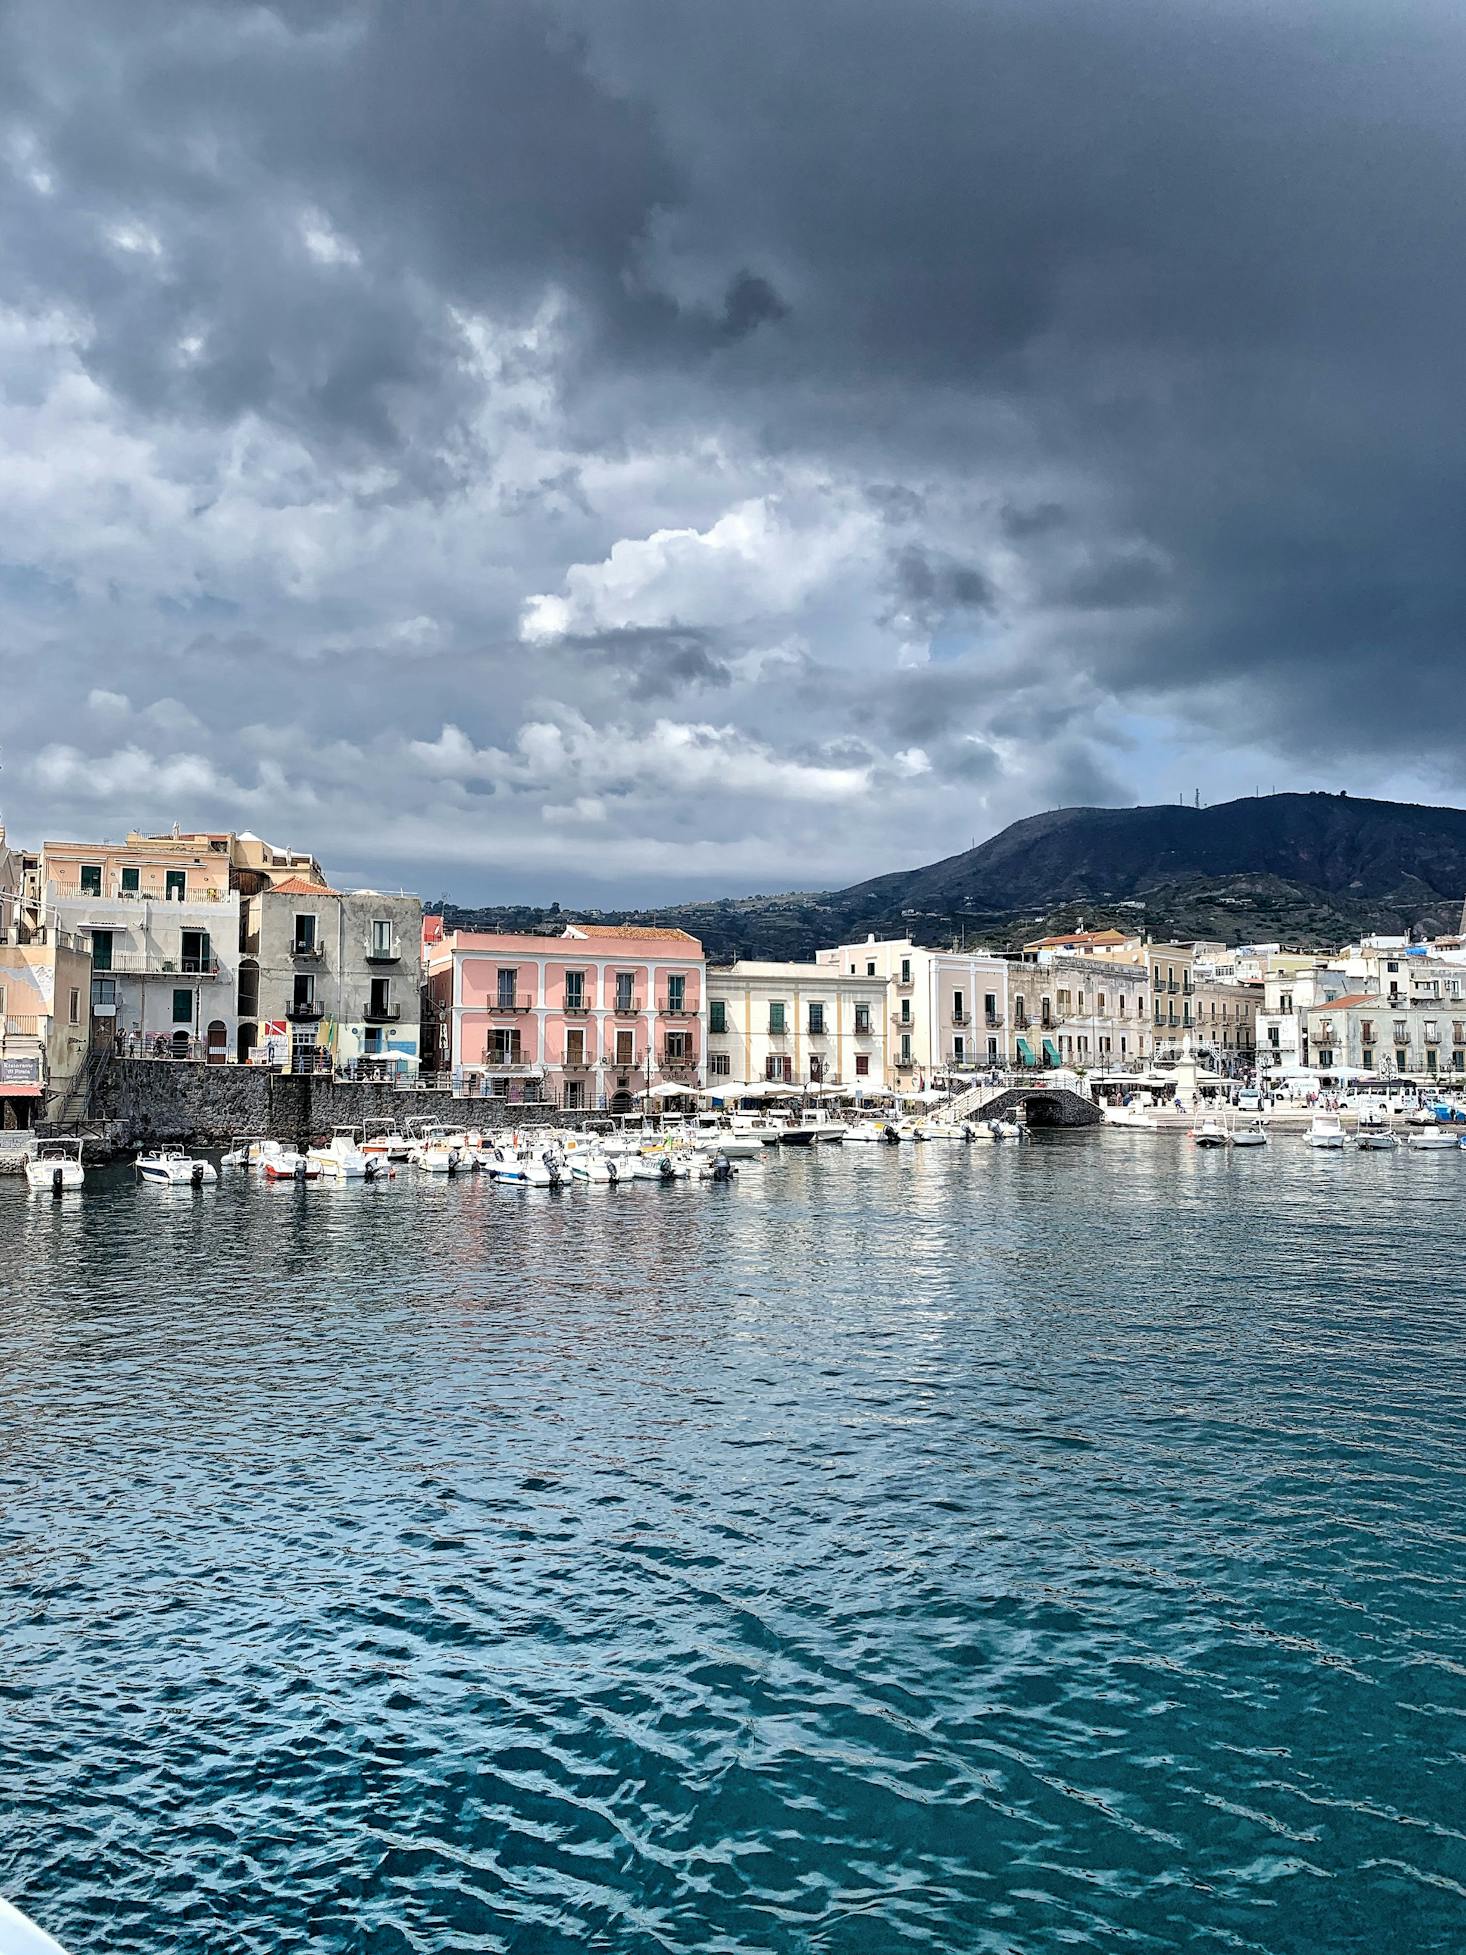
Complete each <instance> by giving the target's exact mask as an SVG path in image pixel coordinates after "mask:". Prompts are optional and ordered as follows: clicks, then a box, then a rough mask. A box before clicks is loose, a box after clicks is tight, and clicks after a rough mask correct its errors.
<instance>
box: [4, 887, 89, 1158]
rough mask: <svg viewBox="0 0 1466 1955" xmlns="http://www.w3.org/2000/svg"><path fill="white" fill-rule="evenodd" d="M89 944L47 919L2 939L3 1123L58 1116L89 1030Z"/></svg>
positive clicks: (14, 1125)
mask: <svg viewBox="0 0 1466 1955" xmlns="http://www.w3.org/2000/svg"><path fill="white" fill-rule="evenodd" d="M91 969H92V961H91V952H90V948H89V946H87V945H86V944H85V942H84V941H83V940H82V939H80V938H76V937H73V936H71V935H70V934H69V933H68V932H65V931H62V930H60V929H58V928H57V927H56V926H55V925H54V924H52V925H49V926H47V927H45V928H43V929H42V930H40V931H39V933H38V934H37V935H36V936H35V937H33V938H31V939H29V940H28V941H27V942H25V943H10V942H5V943H0V1127H3V1128H10V1129H13V1128H17V1127H33V1126H35V1125H36V1123H37V1122H38V1121H39V1120H43V1119H54V1118H56V1116H57V1114H58V1113H59V1112H60V1110H61V1108H62V1107H63V1106H64V1104H65V1101H66V1098H67V1095H68V1093H69V1092H70V1090H71V1086H72V1082H73V1081H74V1080H75V1078H76V1075H77V1073H78V1072H79V1071H80V1069H81V1066H82V1064H83V1061H84V1060H85V1058H86V1053H87V1047H88V1044H89V1041H90V1038H91Z"/></svg>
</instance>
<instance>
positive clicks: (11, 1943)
mask: <svg viewBox="0 0 1466 1955" xmlns="http://www.w3.org/2000/svg"><path fill="white" fill-rule="evenodd" d="M0 1955H66V1950H65V1949H64V1948H63V1947H62V1946H61V1944H60V1942H59V1941H53V1940H52V1939H51V1937H50V1936H49V1935H48V1934H46V1933H45V1931H44V1930H43V1929H40V1928H38V1927H37V1926H36V1924H35V1922H34V1921H32V1920H31V1919H30V1918H29V1916H27V1915H24V1914H22V1913H21V1911H20V1909H19V1908H18V1907H12V1906H11V1905H10V1903H9V1901H0Z"/></svg>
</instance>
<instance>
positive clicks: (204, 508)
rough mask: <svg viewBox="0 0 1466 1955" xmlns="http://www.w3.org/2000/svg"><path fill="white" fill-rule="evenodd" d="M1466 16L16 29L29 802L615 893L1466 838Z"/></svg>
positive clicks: (1, 114) (108, 822)
mask: <svg viewBox="0 0 1466 1955" xmlns="http://www.w3.org/2000/svg"><path fill="white" fill-rule="evenodd" d="M1463 73H1466V8H1463V7H1461V6H1460V5H1459V4H1458V3H1455V4H1451V5H1440V6H1434V5H1429V4H1412V3H1411V0H1406V3H1405V4H1399V0H1396V3H1395V4H1389V5H1387V4H1385V0H1376V3H1375V4H1372V5H1369V6H1362V5H1357V4H1354V3H1353V0H1319V4H1305V3H1304V0H1070V3H1069V4H1065V3H1064V0H900V4H898V5H893V4H892V3H891V0H728V4H719V3H718V0H683V3H682V4H676V3H674V0H645V3H643V0H586V4H584V5H576V4H573V0H563V3H562V0H545V4H535V3H534V0H522V4H515V0H429V4H410V5H409V4H407V3H406V0H399V3H398V4H385V0H383V4H370V3H367V4H363V3H362V0H352V3H351V4H332V3H331V0H278V3H277V4H274V5H269V6H265V5H261V6H254V7H252V6H249V5H244V4H235V3H234V0H229V3H228V4H225V0H199V3H198V4H190V0H127V4H126V5H118V4H116V0H0V133H3V148H0V267H3V284H0V688H3V690H0V759H3V766H4V771H3V774H0V802H3V808H4V812H5V816H6V819H7V820H8V822H9V825H10V827H11V829H12V831H13V832H15V833H16V834H18V835H20V836H21V837H22V838H23V839H25V840H27V841H33V840H39V839H41V838H42V837H43V836H46V837H51V836H77V837H85V836H92V835H101V834H107V835H113V834H119V833H121V832H122V831H123V830H124V829H126V828H127V827H128V826H129V825H132V824H134V823H164V822H167V821H170V820H172V819H174V818H177V819H178V820H180V821H181V822H183V823H184V824H185V825H209V826H224V825H237V826H244V827H251V828H254V829H257V830H258V831H260V832H261V833H264V834H267V835H269V836H271V837H273V838H276V839H278V840H280V841H282V842H287V843H290V844H292V845H296V846H310V847H313V848H315V849H316V850H317V852H318V853H319V854H321V855H322V857H323V858H324V859H325V860H326V862H327V864H328V865H329V866H330V867H331V868H332V869H333V870H335V871H336V872H337V873H338V874H339V875H341V876H343V877H347V878H350V879H353V880H377V881H381V882H391V883H393V884H397V883H405V884H406V885H407V886H408V887H411V888H415V889H417V890H419V891H420V892H421V893H423V894H426V895H429V896H432V895H437V894H440V893H442V892H444V891H447V892H449V893H452V894H455V895H458V896H460V897H463V898H466V899H479V900H495V899H498V898H503V899H506V900H510V899H519V898H525V897H529V898H535V899H539V898H542V899H544V900H549V899H551V898H558V899H560V900H562V901H569V902H575V901H596V900H605V901H616V900H622V899H627V900H634V899H646V900H659V899H662V898H664V897H669V896H673V895H678V894H691V893H715V892H721V891H741V890H749V889H755V888H773V889H779V888H790V887H808V886H821V885H824V886H828V885H833V884H839V883H844V882H849V881H853V880H856V879H857V878H859V877H862V876H864V875H867V874H874V873H877V872H880V871H884V870H887V869H892V868H899V867H902V866H906V865H910V864H915V863H918V862H922V861H926V860H929V859H932V858H933V857H936V856H939V855H944V854H949V853H951V852H953V851H954V850H955V849H958V848H961V847H965V846H966V845H967V843H968V842H969V841H970V840H971V839H972V838H973V837H974V836H976V837H982V836H984V835H987V834H990V833H992V832H993V831H995V830H996V829H997V828H999V827H1001V826H1003V825H1004V824H1005V823H1006V822H1008V821H1010V820H1012V819H1013V818H1015V817H1016V816H1019V815H1023V814H1029V813H1032V812H1034V811H1036V810H1038V809H1041V808H1045V807H1050V806H1055V805H1058V804H1062V803H1073V802H1107V803H1124V802H1134V801H1140V800H1146V801H1156V800H1167V799H1174V798H1175V796H1176V794H1177V793H1178V791H1184V792H1185V793H1186V795H1187V798H1188V799H1189V798H1190V795H1191V791H1192V789H1193V788H1199V789H1200V790H1201V793H1202V795H1203V797H1204V798H1207V799H1213V800H1215V799H1221V798H1224V797H1225V796H1227V795H1229V794H1232V793H1238V792H1250V791H1251V790H1252V788H1253V787H1254V786H1261V787H1262V788H1263V789H1264V791H1266V790H1267V788H1269V787H1270V786H1272V785H1273V784H1274V783H1276V784H1277V785H1278V786H1280V787H1281V786H1285V785H1286V786H1326V787H1340V786H1347V787H1349V788H1350V789H1351V790H1354V791H1358V792H1370V791H1373V792H1379V793H1399V794H1402V795H1404V796H1407V797H1410V798H1417V799H1437V798H1438V799H1453V798H1460V797H1461V796H1462V795H1463V792H1466V781H1463V772H1466V740H1463V737H1462V717H1463V716H1462V695H1463V692H1466V671H1463V659H1462V655H1461V635H1462V628H1463V623H1466V494H1463V488H1466V481H1463V478H1466V444H1463V439H1462V435H1463V429H1462V425H1461V422H1462V407H1461V403H1462V399H1463V360H1466V317H1463V313H1466V305H1463V282H1466V194H1463V193H1466V181H1463V148H1466V117H1463V114H1462V110H1461V104H1460V85H1461V77H1462V74H1463Z"/></svg>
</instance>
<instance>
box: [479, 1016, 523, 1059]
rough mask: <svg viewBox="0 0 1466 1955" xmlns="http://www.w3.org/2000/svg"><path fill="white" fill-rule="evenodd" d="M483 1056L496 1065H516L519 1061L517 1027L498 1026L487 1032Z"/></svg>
mask: <svg viewBox="0 0 1466 1955" xmlns="http://www.w3.org/2000/svg"><path fill="white" fill-rule="evenodd" d="M485 1056H486V1057H487V1058H489V1059H492V1061H493V1062H494V1064H495V1065H497V1066H517V1065H519V1064H520V1062H521V1047H520V1043H519V1027H518V1026H517V1025H516V1026H513V1027H512V1028H511V1027H509V1026H500V1027H496V1028H495V1030H494V1031H492V1032H490V1034H489V1044H488V1051H487V1053H486V1054H485Z"/></svg>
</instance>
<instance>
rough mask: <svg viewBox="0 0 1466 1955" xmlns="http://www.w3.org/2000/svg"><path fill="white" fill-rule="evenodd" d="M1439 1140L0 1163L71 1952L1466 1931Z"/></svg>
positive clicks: (1465, 1684) (36, 1704)
mask: <svg viewBox="0 0 1466 1955" xmlns="http://www.w3.org/2000/svg"><path fill="white" fill-rule="evenodd" d="M1463 1200H1466V1155H1463V1156H1461V1157H1459V1158H1458V1157H1456V1156H1440V1155H1437V1156H1429V1155H1427V1156H1424V1157H1417V1158H1415V1159H1405V1158H1389V1157H1385V1156H1366V1155H1358V1154H1354V1153H1349V1154H1346V1155H1341V1156H1322V1155H1319V1156H1315V1155H1311V1154H1309V1153H1308V1151H1307V1150H1306V1149H1305V1148H1304V1147H1303V1144H1302V1142H1301V1141H1298V1140H1286V1139H1279V1140H1277V1141H1275V1143H1274V1145H1273V1146H1272V1147H1271V1148H1269V1149H1268V1150H1267V1152H1266V1154H1249V1155H1246V1156H1237V1157H1235V1158H1232V1159H1227V1158H1226V1157H1224V1156H1218V1155H1202V1154H1196V1153H1194V1152H1191V1151H1188V1150H1186V1149H1185V1148H1184V1147H1183V1145H1182V1144H1181V1143H1179V1142H1176V1141H1173V1140H1171V1139H1169V1138H1165V1137H1158V1136H1148V1135H1121V1134H1110V1135H1075V1136H1062V1137H1057V1136H1056V1137H1054V1138H1053V1139H1051V1140H1048V1141H1042V1140H1041V1141H1039V1142H1038V1143H1036V1144H1035V1145H1033V1146H1032V1147H1029V1148H1025V1149H1023V1150H1021V1151H1020V1150H1016V1149H1015V1150H1001V1151H1000V1150H994V1149H991V1148H973V1149H962V1148H960V1147H952V1146H938V1145H935V1144H933V1145H932V1146H930V1147H928V1148H927V1149H925V1150H922V1151H916V1152H913V1151H912V1150H910V1149H903V1150H900V1152H899V1153H898V1152H897V1150H894V1149H891V1150H887V1149H880V1148H866V1149H860V1150H857V1149H855V1148H853V1147H852V1148H849V1149H845V1150H838V1149H830V1150H828V1151H821V1152H820V1153H818V1154H815V1155H807V1154H795V1155H792V1156H785V1157H777V1156H775V1157H771V1158H769V1159H767V1160H766V1161H764V1162H759V1163H753V1164H750V1166H749V1167H747V1168H746V1169H745V1171H744V1172H743V1173H742V1174H741V1176H740V1177H739V1180H738V1182H737V1184H736V1185H735V1186H733V1187H731V1188H712V1187H701V1188H698V1187H690V1186H686V1185H682V1186H678V1187H673V1188H669V1189H663V1188H659V1187H657V1186H654V1185H652V1184H649V1183H642V1184H638V1185H636V1186H634V1187H630V1188H624V1189H612V1188H583V1187H582V1188H576V1189H573V1190H570V1191H567V1192H566V1193H565V1194H563V1195H551V1194H546V1193H542V1192H540V1191H532V1190H531V1191H526V1190H509V1189H501V1188H496V1187H493V1186H490V1185H487V1184H485V1183H482V1182H463V1181H455V1182H451V1183H450V1182H424V1181H421V1180H411V1179H405V1178H404V1179H400V1180H398V1181H397V1182H395V1183H393V1184H392V1185H390V1186H383V1187H371V1188H367V1187H354V1188H337V1189H330V1188H320V1189H308V1190H302V1189H296V1188H294V1187H281V1188H262V1187H259V1186H256V1185H253V1184H252V1183H246V1182H243V1181H234V1182H226V1183H225V1185H223V1186H222V1187H221V1188H219V1189H218V1190H217V1191H211V1192H208V1193H206V1194H203V1195H194V1194H192V1193H191V1192H188V1191H168V1190H161V1189H155V1188H142V1189H138V1188H135V1187H134V1186H133V1185H132V1183H131V1181H130V1180H128V1179H126V1178H125V1177H123V1176H122V1175H120V1174H101V1173H95V1172H94V1173H93V1174H92V1175H91V1177H90V1179H89V1183H88V1187H87V1189H86V1192H85V1194H84V1196H82V1197H81V1198H68V1199H66V1200H64V1201H62V1202H61V1203H59V1204H53V1203H52V1202H50V1201H49V1200H41V1201H37V1200H35V1199H28V1198H27V1197H26V1195H25V1193H24V1191H23V1188H22V1187H21V1186H19V1185H17V1184H16V1183H14V1182H0V1379H3V1384H4V1405H3V1417H0V1545H3V1553H0V1891H5V1892H8V1893H9V1894H11V1895H12V1896H13V1897H14V1898H16V1899H18V1900H20V1901H21V1902H22V1904H23V1905H25V1906H26V1907H27V1908H28V1909H29V1910H30V1911H31V1912H32V1913H33V1914H35V1915H36V1916H37V1917H38V1918H39V1919H40V1920H41V1921H42V1922H43V1923H44V1924H45V1925H47V1926H48V1927H50V1928H51V1929H52V1931H53V1932H55V1933H57V1934H59V1935H60V1936H61V1937H62V1938H63V1939H64V1940H66V1941H67V1942H68V1944H69V1945H70V1947H71V1948H72V1950H73V1951H74V1955H116V1952H117V1951H134V1950H135V1951H147V1955H182V1952H183V1951H188V1955H193V1952H194V1951H231V1952H232V1951H260V1952H261V1955H264V1952H265V1951H269V1955H274V1952H275V1951H278V1950H287V1949H289V1950H300V1951H312V1955H316V1952H317V1951H319V1952H320V1955H325V1952H326V1951H347V1950H350V1951H369V1952H370V1955H395V1952H396V1951H403V1950H423V1951H428V1950H431V1951H447V1950H452V1951H460V1950H461V1951H490V1950H516V1951H519V1950H532V1951H559V1950H573V1949H576V1948H584V1949H587V1950H596V1949H603V1950H618V1951H621V1950H624V1951H628V1955H643V1951H646V1955H651V1952H652V1951H665V1950H678V1951H681V1950H687V1951H693V1950H696V1951H733V1950H740V1951H741V1950H798V1951H822V1952H823V1951H830V1952H831V1955H847V1952H848V1955H854V1951H862V1952H865V1951H869V1955H884V1952H885V1951H889V1950H893V1949H900V1948H907V1947H909V1948H912V1949H925V1950H960V1951H964V1952H965V1951H991V1952H992V1955H998V1951H1011V1952H1012V1955H1018V1952H1019V1951H1022V1952H1023V1955H1027V1951H1031V1950H1039V1949H1060V1948H1085V1947H1093V1948H1104V1949H1117V1950H1118V1949H1122V1948H1123V1949H1130V1950H1137V1951H1142V1950H1162V1949H1163V1950H1182V1949H1185V1950H1190V1949H1196V1948H1208V1947H1215V1948H1218V1949H1222V1950H1258V1951H1264V1950H1265V1951H1269V1952H1270V1955H1285V1951H1286V1952H1287V1955H1292V1951H1310V1955H1312V1952H1313V1951H1337V1950H1360V1951H1365V1950H1368V1951H1370V1955H1381V1951H1393V1950H1411V1951H1417V1950H1436V1949H1440V1950H1460V1949H1462V1948H1466V1606H1463V1605H1466V1579H1463V1577H1466V1556H1463V1551H1462V1543H1463V1495H1466V1452H1463V1443H1462V1442H1463V1424H1466V1420H1463V1402H1466V1393H1463V1371H1462V1356H1463V1337H1462V1325H1463V1313H1466V1302H1463V1276H1462V1270H1463V1249H1466V1222H1463V1219H1462V1218H1463Z"/></svg>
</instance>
